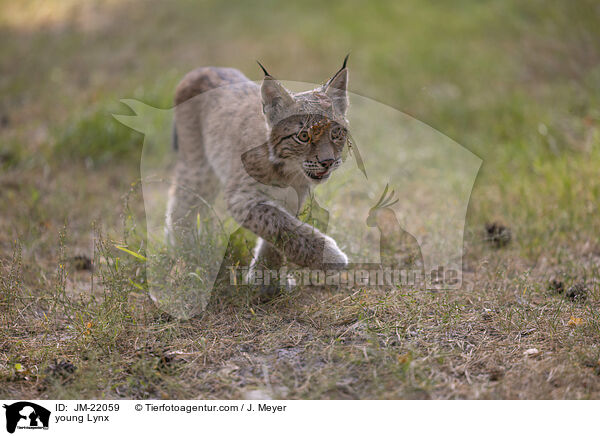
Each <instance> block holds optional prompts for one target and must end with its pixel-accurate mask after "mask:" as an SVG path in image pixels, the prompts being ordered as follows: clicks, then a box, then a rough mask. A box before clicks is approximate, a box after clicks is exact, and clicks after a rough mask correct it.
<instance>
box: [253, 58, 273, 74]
mask: <svg viewBox="0 0 600 436" xmlns="http://www.w3.org/2000/svg"><path fill="white" fill-rule="evenodd" d="M256 63H257V64H258V66H259V67H260V69H261V70H263V73H265V76H270V77H271V75H270V74H269V72H268V71H267V69H266V68H265V67H263V65H262V64H261V63H260V62H259V61H256Z"/></svg>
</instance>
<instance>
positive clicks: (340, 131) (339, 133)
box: [329, 126, 346, 142]
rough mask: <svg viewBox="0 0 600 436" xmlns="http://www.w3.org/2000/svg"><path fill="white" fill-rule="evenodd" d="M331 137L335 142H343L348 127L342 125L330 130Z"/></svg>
mask: <svg viewBox="0 0 600 436" xmlns="http://www.w3.org/2000/svg"><path fill="white" fill-rule="evenodd" d="M329 137H330V138H331V140H332V141H333V142H341V141H345V140H346V129H344V128H343V127H341V126H336V127H334V128H333V129H331V131H330V132H329Z"/></svg>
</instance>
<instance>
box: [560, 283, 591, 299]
mask: <svg viewBox="0 0 600 436" xmlns="http://www.w3.org/2000/svg"><path fill="white" fill-rule="evenodd" d="M587 294H588V289H587V288H586V286H585V285H584V284H583V283H577V284H575V285H573V286H571V287H570V288H569V289H567V292H566V293H565V297H567V298H568V299H569V300H571V301H584V300H585V299H586V298H587Z"/></svg>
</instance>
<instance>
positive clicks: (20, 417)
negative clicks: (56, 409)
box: [3, 401, 50, 433]
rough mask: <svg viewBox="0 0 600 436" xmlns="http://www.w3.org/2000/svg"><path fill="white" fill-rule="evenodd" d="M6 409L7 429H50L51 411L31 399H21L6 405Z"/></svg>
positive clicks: (13, 430) (10, 430) (12, 430)
mask: <svg viewBox="0 0 600 436" xmlns="http://www.w3.org/2000/svg"><path fill="white" fill-rule="evenodd" d="M3 407H4V408H5V409H6V431H8V432H9V433H14V432H15V430H16V429H17V428H18V429H30V430H32V429H33V430H35V429H44V430H47V429H48V424H49V423H50V411H49V410H48V409H45V408H43V407H42V406H38V405H37V404H35V403H30V402H29V401H19V402H17V403H13V404H11V405H6V404H5V405H4V406H3Z"/></svg>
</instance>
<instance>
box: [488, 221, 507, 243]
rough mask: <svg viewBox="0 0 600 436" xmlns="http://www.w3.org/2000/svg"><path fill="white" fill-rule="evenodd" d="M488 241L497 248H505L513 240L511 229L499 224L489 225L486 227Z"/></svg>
mask: <svg viewBox="0 0 600 436" xmlns="http://www.w3.org/2000/svg"><path fill="white" fill-rule="evenodd" d="M485 231H486V241H488V242H489V243H490V244H492V245H493V246H494V247H496V248H501V247H504V246H505V245H508V243H509V242H510V241H511V239H512V233H511V231H510V229H509V228H508V227H507V226H505V225H504V224H500V223H498V222H493V223H487V224H486V225H485Z"/></svg>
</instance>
